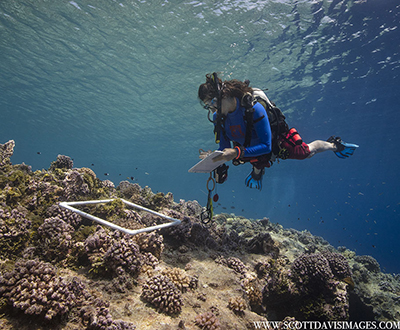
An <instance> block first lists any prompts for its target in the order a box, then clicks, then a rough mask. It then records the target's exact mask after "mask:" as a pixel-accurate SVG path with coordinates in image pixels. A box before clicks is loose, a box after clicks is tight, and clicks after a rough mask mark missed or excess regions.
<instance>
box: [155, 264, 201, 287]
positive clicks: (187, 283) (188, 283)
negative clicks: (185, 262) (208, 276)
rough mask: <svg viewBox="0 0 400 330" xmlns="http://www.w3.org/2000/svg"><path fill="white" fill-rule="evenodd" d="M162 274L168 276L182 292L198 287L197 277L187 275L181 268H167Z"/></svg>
mask: <svg viewBox="0 0 400 330" xmlns="http://www.w3.org/2000/svg"><path fill="white" fill-rule="evenodd" d="M162 274H163V275H165V276H167V277H168V278H169V279H170V280H171V281H172V283H174V284H175V286H176V287H177V288H178V289H179V290H180V291H181V292H186V291H187V290H188V289H195V288H196V287H197V277H192V276H189V275H187V274H186V272H185V271H184V270H182V269H180V268H167V269H164V270H163V271H162Z"/></svg>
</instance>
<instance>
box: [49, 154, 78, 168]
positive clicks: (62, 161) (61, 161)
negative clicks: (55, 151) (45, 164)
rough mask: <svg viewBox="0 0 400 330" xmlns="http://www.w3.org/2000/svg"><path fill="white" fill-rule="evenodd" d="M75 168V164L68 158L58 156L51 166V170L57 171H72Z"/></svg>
mask: <svg viewBox="0 0 400 330" xmlns="http://www.w3.org/2000/svg"><path fill="white" fill-rule="evenodd" d="M73 167H74V162H73V161H72V159H71V158H70V157H68V156H64V155H58V156H57V159H56V160H55V161H54V162H52V163H51V164H50V170H53V171H54V170H55V169H56V168H59V169H66V170H71V169H72V168H73Z"/></svg>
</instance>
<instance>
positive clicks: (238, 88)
mask: <svg viewBox="0 0 400 330" xmlns="http://www.w3.org/2000/svg"><path fill="white" fill-rule="evenodd" d="M218 81H219V84H220V85H221V86H222V97H223V98H224V97H237V98H239V100H240V99H242V97H243V95H245V94H247V93H252V92H253V89H252V88H251V87H249V84H248V81H246V82H243V81H240V80H237V79H232V80H225V81H224V82H222V80H221V79H220V78H218ZM198 97H199V99H200V100H201V101H205V100H211V99H213V98H214V97H218V90H217V89H216V87H215V84H214V79H213V75H212V74H210V73H207V74H206V82H205V83H204V84H201V85H200V87H199V91H198Z"/></svg>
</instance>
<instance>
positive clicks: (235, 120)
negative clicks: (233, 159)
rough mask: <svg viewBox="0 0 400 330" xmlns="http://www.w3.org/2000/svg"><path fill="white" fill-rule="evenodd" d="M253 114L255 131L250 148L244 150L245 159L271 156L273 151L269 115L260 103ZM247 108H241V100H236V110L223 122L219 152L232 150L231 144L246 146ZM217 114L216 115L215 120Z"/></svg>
mask: <svg viewBox="0 0 400 330" xmlns="http://www.w3.org/2000/svg"><path fill="white" fill-rule="evenodd" d="M253 108H254V113H253V129H252V132H251V141H250V146H248V147H247V148H245V149H244V155H243V157H258V156H261V155H265V154H269V153H270V152H271V150H272V142H271V137H272V134H271V126H270V124H269V120H268V115H267V112H266V111H265V109H264V107H263V106H262V105H261V104H260V103H256V104H255V105H254V107H253ZM244 113H245V108H244V107H242V106H240V101H239V99H236V110H235V111H234V112H230V113H228V115H227V116H226V119H225V121H224V122H223V130H224V131H225V134H223V133H222V132H221V138H220V143H219V148H218V150H224V149H225V148H232V145H231V142H232V141H233V142H237V143H239V144H240V145H243V144H244V141H245V137H246V122H245V120H244ZM215 118H216V113H214V120H215Z"/></svg>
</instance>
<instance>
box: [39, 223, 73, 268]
mask: <svg viewBox="0 0 400 330" xmlns="http://www.w3.org/2000/svg"><path fill="white" fill-rule="evenodd" d="M74 231H75V229H74V227H72V226H71V225H69V224H68V223H66V222H65V221H64V220H61V219H60V218H59V217H52V218H47V219H45V220H44V222H43V224H42V225H41V226H40V227H39V228H38V229H37V234H38V243H39V247H38V249H40V252H41V254H42V256H43V258H44V259H45V260H48V261H59V260H61V259H64V258H66V257H67V256H68V254H69V253H70V252H71V249H72V247H73V244H74V242H73V240H72V234H73V233H74Z"/></svg>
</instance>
